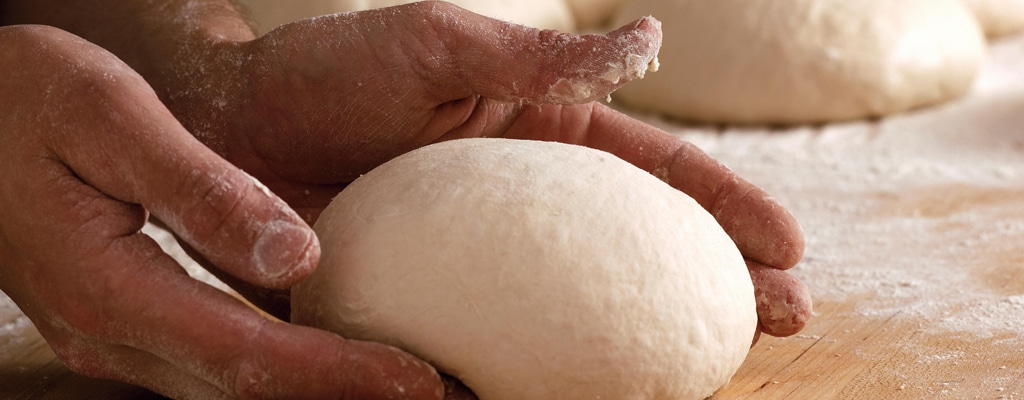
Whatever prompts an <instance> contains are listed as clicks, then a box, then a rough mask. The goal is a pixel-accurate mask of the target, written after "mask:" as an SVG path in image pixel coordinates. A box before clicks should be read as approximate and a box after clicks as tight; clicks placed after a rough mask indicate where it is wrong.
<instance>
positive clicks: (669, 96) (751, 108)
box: [615, 0, 985, 123]
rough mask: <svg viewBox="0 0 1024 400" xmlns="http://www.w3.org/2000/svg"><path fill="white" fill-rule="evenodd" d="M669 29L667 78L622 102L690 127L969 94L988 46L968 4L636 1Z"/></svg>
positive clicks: (896, 108)
mask: <svg viewBox="0 0 1024 400" xmlns="http://www.w3.org/2000/svg"><path fill="white" fill-rule="evenodd" d="M648 14H653V15H654V16H655V17H657V18H658V19H660V20H661V21H662V22H663V23H664V25H663V26H664V34H665V39H664V45H663V47H662V49H661V54H660V59H661V72H658V73H655V74H650V75H648V76H647V77H646V78H645V79H643V80H640V81H636V82H632V83H630V84H629V85H626V86H625V87H624V88H622V89H621V90H620V91H619V92H618V94H617V95H616V96H615V97H616V98H618V99H621V100H623V101H625V102H626V103H629V104H631V105H633V106H635V107H637V108H642V109H648V110H653V111H658V112H662V113H665V114H669V115H673V116H676V117H680V118H683V119H688V120H698V121H706V122H727V123H807V122H825V121H835V120H845V119H854V118H863V117H870V116H880V115H886V114H890V113H894V112H900V111H905V110H908V109H912V108H916V107H920V106H924V105H929V104H935V103H939V102H942V101H946V100H949V99H952V98H955V97H957V96H959V95H961V94H963V93H965V92H966V91H967V90H969V88H970V87H971V84H972V83H973V81H974V78H975V76H976V75H977V73H978V70H979V68H980V64H981V61H982V59H983V56H984V51H985V42H984V37H983V35H982V34H981V31H980V29H979V28H978V25H977V23H976V21H975V20H974V18H973V16H972V15H971V13H970V11H969V10H968V9H967V8H966V6H964V4H962V3H961V2H960V0H857V1H849V0H785V1H767V0H757V1H750V0H634V1H631V2H628V3H626V4H625V5H624V6H623V8H622V9H621V11H620V13H619V16H618V18H617V19H616V21H617V22H619V23H621V22H624V21H629V20H631V19H633V18H635V17H637V16H640V15H648Z"/></svg>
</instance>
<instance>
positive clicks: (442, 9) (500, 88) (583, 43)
mask: <svg viewBox="0 0 1024 400" xmlns="http://www.w3.org/2000/svg"><path fill="white" fill-rule="evenodd" d="M377 13H381V14H384V13H394V14H396V15H397V18H398V19H399V24H402V25H405V26H412V27H417V29H406V30H405V35H414V36H417V39H418V40H414V41H413V43H415V45H416V46H417V49H411V50H409V51H408V54H409V55H410V56H411V57H413V58H414V61H415V62H416V63H417V65H419V66H420V67H421V68H420V69H422V70H423V71H425V72H426V73H424V75H423V76H424V77H425V79H426V80H427V81H428V82H429V83H431V84H432V87H433V89H434V90H433V91H432V92H433V93H434V94H435V95H436V97H437V100H438V101H439V102H447V101H451V100H454V99H458V98H463V97H468V96H471V95H482V96H484V97H490V98H494V99H497V100H502V101H509V102H529V103H556V104H580V103H586V102H590V101H594V100H596V99H601V98H604V97H606V96H607V95H608V94H609V93H611V92H612V91H614V90H615V89H617V88H619V87H621V86H622V85H624V84H626V83H628V82H630V81H632V80H635V79H639V78H642V77H643V76H644V74H645V73H646V72H647V71H648V70H649V69H650V68H652V65H656V59H657V54H658V50H659V49H660V48H661V39H662V36H661V23H660V22H659V21H658V20H657V19H654V18H653V17H645V18H641V19H639V20H637V21H634V22H632V23H629V24H627V25H625V26H623V27H622V28H620V29H618V30H616V31H614V32H611V33H609V34H607V35H582V36H581V35H575V34H569V33H562V32H557V31H551V30H539V29H535V28H530V27H526V26H522V25H516V24H512V23H509V22H504V21H499V20H496V19H492V18H488V17H484V16H481V15H478V14H474V13H472V12H469V11H466V10H464V9H462V8H459V7H458V6H454V5H452V4H450V3H447V2H440V1H438V2H434V1H430V2H421V3H415V4H410V5H406V6H400V7H396V8H395V9H394V10H391V11H389V10H380V11H377ZM363 18H365V20H366V21H378V20H379V16H378V15H376V14H374V13H373V12H369V13H365V14H364V16H363ZM424 23H425V24H427V26H422V25H423V24H424ZM424 33H426V34H424Z"/></svg>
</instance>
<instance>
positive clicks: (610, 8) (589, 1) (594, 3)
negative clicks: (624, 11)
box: [566, 0, 625, 30]
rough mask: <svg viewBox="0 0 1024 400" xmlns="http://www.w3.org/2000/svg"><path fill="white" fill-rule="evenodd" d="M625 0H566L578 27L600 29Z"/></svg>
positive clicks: (605, 25)
mask: <svg viewBox="0 0 1024 400" xmlns="http://www.w3.org/2000/svg"><path fill="white" fill-rule="evenodd" d="M624 1H625V0H566V2H567V3H569V9H571V10H572V15H573V17H575V19H576V25H577V27H579V28H580V29H593V30H600V29H601V28H605V27H607V25H608V23H609V22H611V21H610V20H611V18H612V15H614V14H615V10H616V9H618V8H619V6H621V5H622V2H624Z"/></svg>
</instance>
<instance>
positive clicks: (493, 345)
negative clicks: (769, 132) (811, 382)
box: [292, 139, 757, 400]
mask: <svg viewBox="0 0 1024 400" xmlns="http://www.w3.org/2000/svg"><path fill="white" fill-rule="evenodd" d="M315 229H316V231H317V234H318V235H319V238H320V241H321V246H322V249H323V250H322V251H323V256H322V259H321V261H320V265H319V267H318V268H317V270H316V272H315V273H314V274H313V276H311V277H310V278H309V279H307V280H305V281H303V282H302V283H301V284H299V285H298V286H297V287H296V288H295V289H294V290H293V292H292V300H293V311H292V312H293V314H292V315H293V318H294V319H295V321H296V322H298V323H301V324H306V325H313V326H318V327H321V328H325V329H328V330H332V331H335V332H338V333H340V334H342V335H343V336H347V337H353V338H359V339H367V340H375V341H381V342H385V343H389V344H393V345H396V346H398V347H401V348H403V349H406V350H408V351H410V352H412V353H413V354H416V355H418V356H420V357H422V358H424V359H426V360H428V361H430V362H431V363H433V364H434V365H436V366H438V367H439V368H440V369H441V370H442V371H445V372H447V373H450V374H452V375H454V376H457V377H459V378H460V379H462V381H463V382H465V383H466V385H467V386H469V387H470V388H471V389H473V390H474V391H475V392H476V393H477V395H479V396H480V398H481V400H506V399H507V400H524V399H530V400H555V399H557V400H572V399H673V400H675V399H703V398H704V397H705V396H708V395H710V394H711V393H712V392H713V391H714V390H716V389H717V388H719V387H721V386H722V385H724V384H725V383H726V382H728V380H729V378H730V377H731V376H732V374H733V373H734V372H735V371H736V369H737V368H739V366H740V364H741V362H742V361H743V359H744V357H745V356H746V354H747V350H748V348H749V347H750V341H751V339H752V337H753V334H754V329H755V326H756V323H757V316H756V313H755V303H754V291H753V285H752V284H751V281H750V276H749V275H748V273H747V270H746V268H745V266H744V262H743V259H742V257H741V256H740V253H739V251H738V250H737V249H736V246H735V245H734V244H733V242H732V241H731V240H730V239H729V237H728V236H727V235H726V234H725V232H724V231H723V230H722V228H721V227H719V226H718V224H717V223H716V222H715V220H714V219H713V218H712V217H711V215H710V214H708V213H707V212H706V211H704V210H703V209H702V208H701V207H700V206H699V205H698V204H697V203H696V202H695V201H694V200H693V199H691V198H689V197H687V196H686V195H684V194H683V193H681V192H679V191H676V190H675V189H673V188H671V187H670V186H668V185H667V184H665V183H664V182H662V181H660V180H658V179H657V178H655V177H654V176H652V175H650V174H648V173H646V172H644V171H642V170H640V169H638V168H636V167H634V166H632V165H630V164H628V163H626V162H625V161H622V160H621V159H618V158H616V157H615V156H612V155H611V154H608V153H604V152H601V151H597V150H592V149H588V148H584V147H579V146H571V145H565V144H557V143H548V142H533V141H514V140H505V139H465V140H456V141H450V142H444V143H440V144H435V145H431V146H428V147H425V148H422V149H419V150H415V151H413V152H411V153H408V154H405V155H403V156H401V157H398V158H396V159H394V160H392V161H390V162H388V163H386V164H384V165H382V166H380V167H379V168H377V169H374V170H373V171H371V172H370V173H368V174H366V175H365V176H363V177H361V178H359V179H358V180H356V181H355V182H354V183H352V184H351V185H350V186H349V187H348V188H346V189H345V191H344V192H342V193H341V194H340V195H339V196H338V197H337V198H336V199H335V200H334V201H333V202H332V203H331V205H330V206H329V207H328V208H327V209H326V210H325V211H324V213H323V214H322V215H321V216H320V219H319V221H318V222H317V224H316V227H315Z"/></svg>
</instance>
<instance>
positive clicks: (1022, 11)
mask: <svg viewBox="0 0 1024 400" xmlns="http://www.w3.org/2000/svg"><path fill="white" fill-rule="evenodd" d="M964 1H965V2H966V4H967V7H968V8H970V9H971V11H972V12H974V16H975V17H977V18H978V22H979V23H980V24H981V27H982V28H983V29H984V30H985V34H987V35H989V36H992V37H995V36H1003V35H1008V34H1011V33H1014V32H1020V31H1021V30H1024V0H964Z"/></svg>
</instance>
